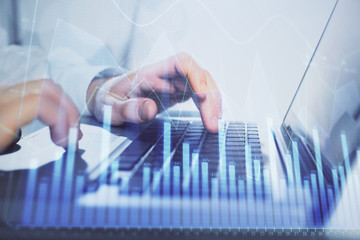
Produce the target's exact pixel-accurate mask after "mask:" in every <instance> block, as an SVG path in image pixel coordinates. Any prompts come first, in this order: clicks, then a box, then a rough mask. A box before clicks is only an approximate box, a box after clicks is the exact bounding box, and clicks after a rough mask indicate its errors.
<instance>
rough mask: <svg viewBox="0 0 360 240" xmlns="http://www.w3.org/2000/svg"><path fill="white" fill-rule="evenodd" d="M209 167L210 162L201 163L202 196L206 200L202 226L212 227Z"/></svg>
mask: <svg viewBox="0 0 360 240" xmlns="http://www.w3.org/2000/svg"><path fill="white" fill-rule="evenodd" d="M208 172H209V167H208V162H205V161H203V162H201V173H202V174H201V194H202V198H201V199H203V200H204V208H203V209H204V211H203V212H202V214H201V216H202V219H201V222H202V225H203V226H204V227H205V226H209V225H210V201H209V176H208Z"/></svg>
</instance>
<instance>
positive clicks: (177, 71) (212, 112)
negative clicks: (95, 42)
mask: <svg viewBox="0 0 360 240" xmlns="http://www.w3.org/2000/svg"><path fill="white" fill-rule="evenodd" d="M188 83H189V84H190V86H191V87H190V86H189V84H188ZM93 96H94V97H93ZM190 97H192V98H193V100H194V101H195V104H196V105H197V107H198V108H199V110H200V114H201V118H202V121H203V123H204V126H205V128H206V129H207V130H208V131H209V132H217V131H218V119H219V118H220V117H221V111H222V110H221V95H220V92H219V90H218V89H217V87H216V84H215V82H214V80H213V78H212V77H211V75H210V73H209V72H208V71H206V70H205V69H202V68H201V67H200V66H199V65H198V64H197V63H196V62H195V61H194V60H193V58H191V57H190V56H189V55H188V54H186V53H179V54H177V55H175V56H171V57H169V58H167V59H165V60H163V61H160V62H157V63H154V64H150V65H147V66H145V67H144V68H142V69H140V70H137V71H134V72H131V73H128V74H124V75H122V76H119V77H114V78H110V79H106V80H102V79H98V80H94V81H93V82H92V83H91V84H90V86H89V89H88V94H87V100H88V108H89V110H90V112H91V113H92V114H93V115H94V116H95V117H96V118H97V119H98V120H99V121H103V112H104V106H105V105H111V106H112V119H111V121H112V125H120V124H122V123H124V122H133V123H143V122H147V121H149V120H152V119H153V118H155V116H156V114H157V113H158V112H161V111H163V110H165V109H166V108H168V107H171V106H173V105H175V104H176V103H178V102H183V101H186V100H187V99H189V98H190Z"/></svg>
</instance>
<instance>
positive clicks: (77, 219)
mask: <svg viewBox="0 0 360 240" xmlns="http://www.w3.org/2000/svg"><path fill="white" fill-rule="evenodd" d="M84 183H85V176H83V175H79V176H77V177H76V189H75V198H74V200H75V202H74V209H73V220H72V224H73V225H74V226H81V220H82V219H81V218H82V207H81V206H80V205H79V204H78V203H77V201H78V200H79V198H80V196H81V195H82V192H83V188H84Z"/></svg>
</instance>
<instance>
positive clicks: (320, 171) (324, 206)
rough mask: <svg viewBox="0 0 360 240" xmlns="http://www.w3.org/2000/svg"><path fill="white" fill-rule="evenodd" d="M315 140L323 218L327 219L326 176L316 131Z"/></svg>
mask: <svg viewBox="0 0 360 240" xmlns="http://www.w3.org/2000/svg"><path fill="white" fill-rule="evenodd" d="M313 138H314V148H315V158H316V170H317V174H318V180H319V189H320V199H321V209H322V215H323V217H325V216H326V215H327V213H328V209H327V200H326V192H325V191H326V190H325V185H324V175H323V169H322V160H321V152H320V143H319V133H318V131H317V130H316V129H314V130H313Z"/></svg>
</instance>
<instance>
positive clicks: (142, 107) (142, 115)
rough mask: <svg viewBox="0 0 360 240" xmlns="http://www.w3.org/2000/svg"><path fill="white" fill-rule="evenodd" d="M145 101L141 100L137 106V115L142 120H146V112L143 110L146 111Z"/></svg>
mask: <svg viewBox="0 0 360 240" xmlns="http://www.w3.org/2000/svg"><path fill="white" fill-rule="evenodd" d="M146 103H147V101H145V102H143V103H142V104H141V105H140V106H139V110H138V111H139V117H140V119H141V120H143V121H146V120H147V119H146V113H145V111H146V109H145V104H146Z"/></svg>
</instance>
